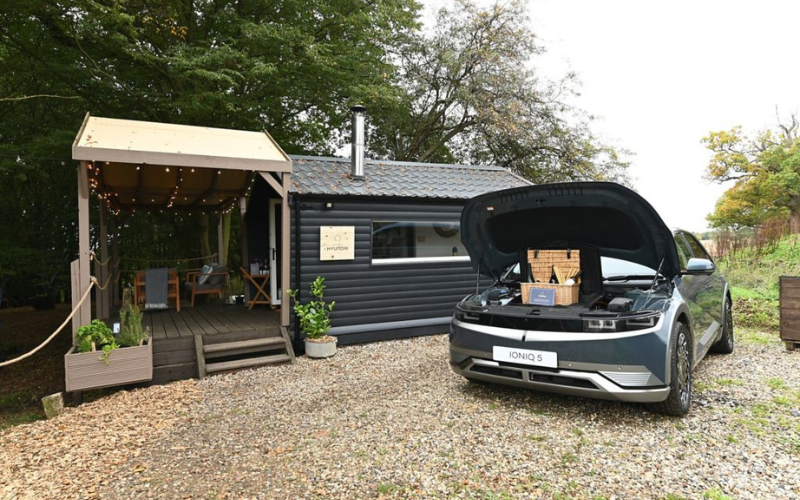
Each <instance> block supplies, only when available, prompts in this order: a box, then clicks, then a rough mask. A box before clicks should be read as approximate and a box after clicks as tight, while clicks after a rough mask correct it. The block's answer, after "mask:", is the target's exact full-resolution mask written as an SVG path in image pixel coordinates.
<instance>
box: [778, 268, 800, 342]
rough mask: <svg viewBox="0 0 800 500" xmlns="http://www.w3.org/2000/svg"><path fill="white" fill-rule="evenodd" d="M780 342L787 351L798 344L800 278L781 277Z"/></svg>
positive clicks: (799, 339) (799, 330) (799, 329)
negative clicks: (783, 343) (781, 341)
mask: <svg viewBox="0 0 800 500" xmlns="http://www.w3.org/2000/svg"><path fill="white" fill-rule="evenodd" d="M780 307H781V340H783V341H784V342H786V347H787V348H788V349H792V350H793V349H794V348H795V344H797V343H800V277H797V276H781V278H780Z"/></svg>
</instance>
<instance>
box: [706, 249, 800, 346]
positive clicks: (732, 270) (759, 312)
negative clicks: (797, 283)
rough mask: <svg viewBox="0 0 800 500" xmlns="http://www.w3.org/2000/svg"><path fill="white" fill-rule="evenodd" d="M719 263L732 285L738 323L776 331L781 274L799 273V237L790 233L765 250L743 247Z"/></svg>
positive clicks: (735, 315)
mask: <svg viewBox="0 0 800 500" xmlns="http://www.w3.org/2000/svg"><path fill="white" fill-rule="evenodd" d="M718 264H719V267H720V270H721V271H722V273H723V274H724V275H725V278H726V279H727V280H728V283H729V284H730V291H731V298H732V299H733V314H734V321H735V323H736V325H737V326H742V327H747V328H756V329H761V330H767V331H777V329H778V326H779V320H780V312H779V298H780V277H781V276H784V275H789V276H798V275H800V237H798V235H793V236H788V237H786V238H783V239H781V240H779V241H778V242H776V243H775V244H774V245H768V246H766V247H764V248H762V249H758V248H754V247H751V248H743V249H740V250H737V251H736V252H735V253H732V254H729V255H726V256H724V257H723V258H721V259H719V261H718Z"/></svg>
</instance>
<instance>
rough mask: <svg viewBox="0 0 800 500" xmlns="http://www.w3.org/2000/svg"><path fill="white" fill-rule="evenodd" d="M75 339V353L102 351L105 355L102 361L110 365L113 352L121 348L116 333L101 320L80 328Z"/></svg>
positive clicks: (95, 320)
mask: <svg viewBox="0 0 800 500" xmlns="http://www.w3.org/2000/svg"><path fill="white" fill-rule="evenodd" d="M75 339H76V348H75V352H92V351H94V350H101V351H102V352H103V355H102V356H101V357H100V359H101V360H103V361H104V362H106V363H108V356H109V355H110V354H111V351H112V350H113V349H118V348H119V344H117V339H116V338H114V332H112V331H111V328H109V327H108V325H106V324H105V323H103V322H102V321H101V320H99V319H94V320H92V322H91V323H89V324H88V325H83V326H82V327H80V328H78V331H77V332H76V334H75Z"/></svg>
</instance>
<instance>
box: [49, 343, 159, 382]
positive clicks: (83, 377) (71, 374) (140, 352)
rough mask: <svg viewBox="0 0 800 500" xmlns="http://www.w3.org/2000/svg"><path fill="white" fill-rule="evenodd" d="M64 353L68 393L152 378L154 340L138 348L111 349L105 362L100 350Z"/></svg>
mask: <svg viewBox="0 0 800 500" xmlns="http://www.w3.org/2000/svg"><path fill="white" fill-rule="evenodd" d="M74 350H75V348H74V347H73V348H72V349H70V350H69V352H68V353H67V354H65V355H64V372H65V374H66V377H65V378H66V383H67V392H74V391H84V390H87V389H99V388H101V387H112V386H115V385H124V384H133V383H136V382H146V381H148V380H152V379H153V340H152V339H148V341H147V342H146V343H145V344H144V345H141V346H138V347H121V348H119V349H114V350H113V351H111V354H110V355H109V357H108V364H106V363H105V362H104V361H103V360H101V359H100V357H101V356H102V355H103V352H102V351H95V352H81V353H73V352H72V351H74Z"/></svg>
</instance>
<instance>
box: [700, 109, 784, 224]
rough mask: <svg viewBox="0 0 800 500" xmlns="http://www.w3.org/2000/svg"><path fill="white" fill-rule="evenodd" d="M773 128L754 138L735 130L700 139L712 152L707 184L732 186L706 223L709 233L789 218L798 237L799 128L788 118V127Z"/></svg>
mask: <svg viewBox="0 0 800 500" xmlns="http://www.w3.org/2000/svg"><path fill="white" fill-rule="evenodd" d="M778 128H779V129H778V130H777V131H772V130H766V131H763V132H761V133H759V134H758V135H757V136H756V137H755V138H750V137H747V136H746V135H745V134H744V133H743V132H742V129H741V127H735V128H733V129H731V130H727V131H720V132H712V133H710V134H709V135H708V136H706V137H704V138H703V143H704V144H705V146H706V148H708V149H709V150H710V151H711V152H713V156H712V158H711V160H710V161H709V164H708V167H707V169H706V176H707V178H709V179H711V180H714V181H717V182H721V183H722V182H728V181H734V185H733V187H731V188H730V189H728V191H726V192H725V194H724V195H723V196H722V197H721V198H720V199H719V200H718V201H717V205H716V208H715V211H714V213H713V214H711V215H709V217H708V220H709V222H710V223H711V225H712V226H713V227H717V228H733V229H737V228H741V227H755V226H757V225H759V224H761V223H762V222H764V221H765V220H767V219H769V218H773V217H779V216H789V217H790V218H791V220H792V231H793V232H798V231H800V138H798V136H797V133H798V129H800V124H799V123H798V121H797V118H796V116H795V115H792V116H791V120H790V123H789V124H786V125H784V124H779V127H778Z"/></svg>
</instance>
